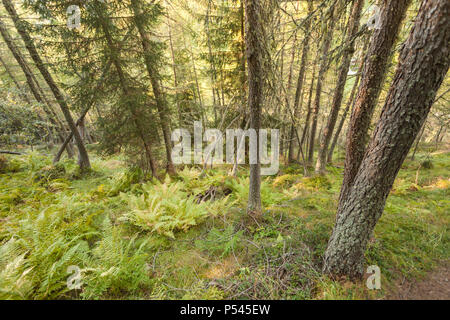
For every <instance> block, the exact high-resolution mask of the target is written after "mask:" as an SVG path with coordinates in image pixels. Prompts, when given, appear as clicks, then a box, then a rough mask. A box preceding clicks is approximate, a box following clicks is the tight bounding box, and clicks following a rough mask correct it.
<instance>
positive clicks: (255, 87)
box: [245, 0, 264, 215]
mask: <svg viewBox="0 0 450 320" xmlns="http://www.w3.org/2000/svg"><path fill="white" fill-rule="evenodd" d="M245 9H246V10H245V12H246V22H247V23H246V26H247V32H246V39H245V40H246V56H247V65H248V84H249V93H248V104H249V109H250V128H251V129H255V130H256V133H257V139H258V143H257V150H258V152H257V153H258V155H257V159H258V161H257V164H251V165H250V189H249V193H248V207H247V212H248V213H249V214H251V215H260V214H261V213H262V205H261V163H260V158H259V129H260V127H261V106H262V101H263V96H262V87H263V76H264V75H263V72H262V52H263V48H262V46H263V44H262V41H264V36H263V32H262V28H263V26H262V17H261V14H262V8H261V0H246V1H245Z"/></svg>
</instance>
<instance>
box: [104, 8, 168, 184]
mask: <svg viewBox="0 0 450 320" xmlns="http://www.w3.org/2000/svg"><path fill="white" fill-rule="evenodd" d="M97 13H98V15H99V19H100V23H101V28H102V30H103V33H104V35H105V39H106V41H107V43H108V46H109V49H110V50H111V52H112V53H111V56H110V57H109V58H110V59H111V62H112V64H113V65H114V67H115V69H116V71H117V74H118V77H119V82H120V86H121V89H122V92H123V94H124V95H125V96H127V97H131V96H132V95H133V92H132V90H131V88H130V87H129V85H128V83H127V80H126V78H125V73H124V71H123V68H122V65H121V63H120V61H119V59H118V56H117V51H118V48H117V46H116V43H115V42H114V40H113V38H112V36H111V34H110V31H109V28H108V24H107V23H106V20H105V17H104V16H103V13H102V12H101V11H100V10H99V11H97ZM130 112H131V115H132V121H133V123H134V125H135V126H136V129H137V131H138V136H139V138H140V139H141V141H142V143H143V145H144V150H145V155H146V157H147V161H148V164H149V165H150V169H151V171H152V175H153V176H154V177H155V178H157V179H160V178H159V175H158V171H157V168H156V161H155V159H154V157H153V152H152V148H151V144H150V142H149V141H148V140H147V138H146V137H145V135H144V128H143V127H142V124H141V123H140V121H139V120H140V119H139V117H138V115H137V113H136V111H135V108H134V107H131V108H130Z"/></svg>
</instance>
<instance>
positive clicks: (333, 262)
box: [323, 0, 450, 279]
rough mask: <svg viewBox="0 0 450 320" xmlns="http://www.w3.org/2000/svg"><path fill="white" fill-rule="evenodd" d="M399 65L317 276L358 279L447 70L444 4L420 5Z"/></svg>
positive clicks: (449, 11) (448, 28)
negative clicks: (389, 197) (371, 237)
mask: <svg viewBox="0 0 450 320" xmlns="http://www.w3.org/2000/svg"><path fill="white" fill-rule="evenodd" d="M398 2H400V1H396V3H398ZM399 61H400V62H399V64H398V67H397V71H396V74H395V77H394V80H393V83H392V86H391V89H390V91H389V94H388V96H387V99H386V103H385V105H384V107H383V110H382V113H381V117H380V121H379V122H378V125H377V127H376V129H375V132H374V135H373V137H372V140H371V142H370V143H369V145H368V149H367V152H366V153H365V155H364V157H363V159H362V162H361V166H360V167H359V170H358V172H357V174H356V176H355V179H354V183H353V185H352V186H351V188H350V190H349V192H348V196H347V197H346V198H345V199H343V200H342V201H343V203H342V204H341V205H340V209H339V211H340V212H338V219H337V222H336V225H335V227H334V230H333V234H332V236H331V239H330V241H329V243H328V248H327V250H326V252H325V261H324V262H325V263H324V268H323V270H324V272H325V273H328V274H331V275H332V276H335V277H338V276H348V277H350V278H351V279H358V278H361V277H362V276H363V274H364V269H363V267H364V253H365V251H366V248H367V243H368V241H369V239H370V236H371V235H372V232H373V230H374V228H375V225H376V223H377V222H378V220H379V219H380V217H381V215H382V213H383V210H384V206H385V203H386V199H387V197H388V195H389V192H390V190H391V188H392V185H393V183H394V180H395V178H396V177H397V174H398V172H399V170H400V168H401V165H402V163H403V162H404V160H405V158H406V157H407V155H408V151H409V150H410V148H411V146H412V144H413V143H414V140H415V139H416V137H417V135H418V133H419V131H420V130H421V128H422V126H423V124H424V122H425V121H426V118H427V116H428V113H429V111H430V109H431V106H432V104H433V101H434V99H435V97H436V93H437V91H438V89H439V87H440V85H441V84H442V81H443V80H444V77H445V75H446V73H447V71H448V68H449V64H450V1H448V0H424V1H423V2H422V5H421V8H420V10H419V14H418V16H417V18H416V19H415V24H414V27H413V28H412V30H411V33H410V35H409V38H408V40H407V41H406V43H405V45H404V47H403V49H402V52H401V54H400V58H399Z"/></svg>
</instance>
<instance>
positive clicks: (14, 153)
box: [0, 150, 23, 156]
mask: <svg viewBox="0 0 450 320" xmlns="http://www.w3.org/2000/svg"><path fill="white" fill-rule="evenodd" d="M0 154H12V155H16V156H21V155H23V153H20V152H14V151H3V150H0Z"/></svg>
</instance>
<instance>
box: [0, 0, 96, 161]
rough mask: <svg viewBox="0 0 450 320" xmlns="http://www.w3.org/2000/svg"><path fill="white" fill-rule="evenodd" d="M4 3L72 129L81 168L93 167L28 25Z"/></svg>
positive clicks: (11, 7)
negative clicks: (27, 28)
mask: <svg viewBox="0 0 450 320" xmlns="http://www.w3.org/2000/svg"><path fill="white" fill-rule="evenodd" d="M2 2H3V5H4V6H5V9H6V11H8V13H9V15H10V16H11V19H12V20H13V22H14V25H15V27H16V29H17V31H18V33H19V35H20V36H21V38H22V39H23V41H24V43H25V47H26V48H27V50H28V52H29V53H30V55H31V58H32V59H33V61H34V63H35V64H36V67H37V68H38V70H39V71H40V73H41V74H42V77H43V78H44V80H45V81H46V82H47V84H48V86H49V87H50V89H51V91H52V93H53V95H54V97H55V99H56V101H57V102H58V104H59V106H60V108H61V111H62V113H63V115H64V117H65V119H66V121H67V123H68V125H69V128H70V130H71V131H72V133H73V135H74V137H75V141H76V144H77V147H78V152H79V158H78V159H79V161H78V165H79V166H80V168H81V169H89V168H90V167H91V164H90V162H89V156H88V153H87V151H86V148H85V146H84V143H83V140H82V139H81V136H80V134H79V132H78V130H77V127H76V125H75V122H74V121H73V119H72V115H71V114H70V110H69V107H68V105H67V102H66V101H65V98H64V95H63V93H62V92H61V90H60V89H59V87H58V86H57V84H56V82H55V81H54V80H53V77H52V75H51V74H50V72H49V71H48V70H47V67H46V65H45V64H44V62H43V61H42V59H41V57H40V55H39V53H38V52H37V50H36V47H35V45H34V43H33V40H32V39H31V37H30V35H29V34H28V32H27V30H26V27H25V25H24V23H23V21H21V20H20V18H19V16H18V14H17V12H16V9H15V8H14V5H13V4H12V2H11V0H2Z"/></svg>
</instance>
